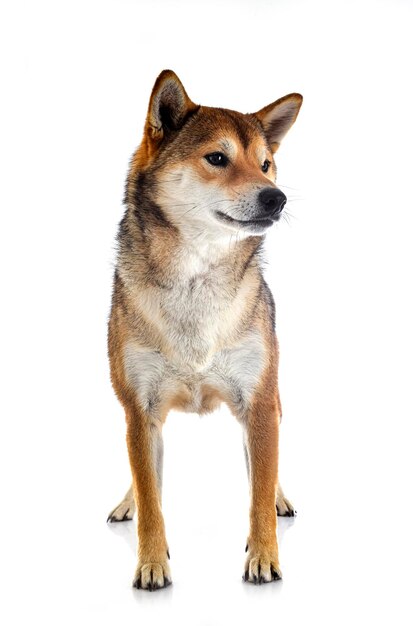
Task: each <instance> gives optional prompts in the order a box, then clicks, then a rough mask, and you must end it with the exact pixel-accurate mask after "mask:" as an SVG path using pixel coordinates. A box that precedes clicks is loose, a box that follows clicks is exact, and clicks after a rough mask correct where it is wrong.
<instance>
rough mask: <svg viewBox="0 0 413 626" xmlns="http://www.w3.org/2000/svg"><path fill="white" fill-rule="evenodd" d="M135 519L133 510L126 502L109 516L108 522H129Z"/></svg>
mask: <svg viewBox="0 0 413 626" xmlns="http://www.w3.org/2000/svg"><path fill="white" fill-rule="evenodd" d="M132 518H133V510H132V509H131V507H130V506H129V505H128V503H126V502H121V503H120V504H118V506H117V507H115V508H114V509H113V511H111V512H110V513H109V515H108V519H107V520H106V521H107V522H127V521H129V520H131V519H132Z"/></svg>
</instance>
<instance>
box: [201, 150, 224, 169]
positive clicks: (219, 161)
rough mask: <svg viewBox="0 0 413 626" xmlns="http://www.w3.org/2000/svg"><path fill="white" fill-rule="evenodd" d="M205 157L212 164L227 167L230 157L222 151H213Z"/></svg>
mask: <svg viewBox="0 0 413 626" xmlns="http://www.w3.org/2000/svg"><path fill="white" fill-rule="evenodd" d="M205 158H206V160H207V161H208V163H210V164H211V165H216V166H218V167H225V166H226V165H228V157H226V156H225V154H222V152H211V154H206V155H205Z"/></svg>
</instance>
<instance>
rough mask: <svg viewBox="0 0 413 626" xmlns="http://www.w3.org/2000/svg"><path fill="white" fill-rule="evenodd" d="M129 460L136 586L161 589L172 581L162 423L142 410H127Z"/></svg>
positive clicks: (135, 407) (134, 583) (135, 408)
mask: <svg viewBox="0 0 413 626" xmlns="http://www.w3.org/2000/svg"><path fill="white" fill-rule="evenodd" d="M126 423H127V434H126V440H127V445H128V453H129V461H130V466H131V471H132V480H133V491H134V497H135V502H136V506H137V510H138V566H137V569H136V573H135V579H134V582H133V585H134V587H137V588H142V589H149V590H150V591H152V590H154V589H159V588H161V587H166V586H167V585H168V584H170V582H171V574H170V570H169V564H168V557H169V553H168V545H167V542H166V538H165V525H164V520H163V515H162V510H161V493H160V487H161V485H160V482H161V481H160V468H159V457H160V456H161V451H162V434H161V428H162V423H161V422H160V421H158V420H153V419H152V418H151V417H150V416H148V415H147V414H145V413H144V412H143V411H142V410H141V409H140V408H139V407H137V406H134V407H133V408H129V409H127V411H126Z"/></svg>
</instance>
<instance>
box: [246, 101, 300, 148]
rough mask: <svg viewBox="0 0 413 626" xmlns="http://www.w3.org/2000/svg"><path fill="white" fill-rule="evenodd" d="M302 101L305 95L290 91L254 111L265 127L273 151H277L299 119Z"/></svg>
mask: <svg viewBox="0 0 413 626" xmlns="http://www.w3.org/2000/svg"><path fill="white" fill-rule="evenodd" d="M302 102H303V97H302V96H301V95H300V94H299V93H290V94H288V96H284V97H283V98H280V99H279V100H276V101H275V102H273V103H272V104H269V105H268V106H266V107H264V108H263V109H260V111H257V113H254V115H255V117H258V119H259V121H260V122H261V124H262V126H263V128H264V133H265V135H266V137H267V140H268V143H269V144H270V146H271V149H272V151H273V152H277V150H278V148H279V147H280V143H281V140H282V139H283V138H284V135H286V134H287V132H288V131H289V130H290V128H291V126H292V125H293V124H294V122H295V120H296V119H297V115H298V112H299V110H300V107H301V104H302Z"/></svg>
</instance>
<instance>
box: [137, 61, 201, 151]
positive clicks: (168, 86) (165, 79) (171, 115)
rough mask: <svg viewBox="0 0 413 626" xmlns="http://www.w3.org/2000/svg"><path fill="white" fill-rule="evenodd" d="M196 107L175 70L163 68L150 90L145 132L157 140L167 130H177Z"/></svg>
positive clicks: (159, 139) (161, 137)
mask: <svg viewBox="0 0 413 626" xmlns="http://www.w3.org/2000/svg"><path fill="white" fill-rule="evenodd" d="M198 109H199V105H197V104H194V103H193V102H192V100H191V99H190V98H189V97H188V94H187V93H186V91H185V89H184V86H183V84H182V83H181V81H180V80H179V78H178V76H177V75H176V74H175V72H172V70H164V71H163V72H161V73H160V74H159V76H158V78H157V79H156V82H155V85H154V87H153V90H152V94H151V98H150V101H149V109H148V115H147V118H146V133H147V134H148V135H149V137H150V138H151V139H153V140H154V141H156V142H159V141H161V140H162V139H163V138H164V136H165V135H166V134H167V133H168V132H170V131H176V130H179V129H180V128H181V127H182V126H183V125H184V123H185V121H186V120H187V119H188V117H189V116H190V115H191V114H192V113H194V112H195V111H196V110H198Z"/></svg>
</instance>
